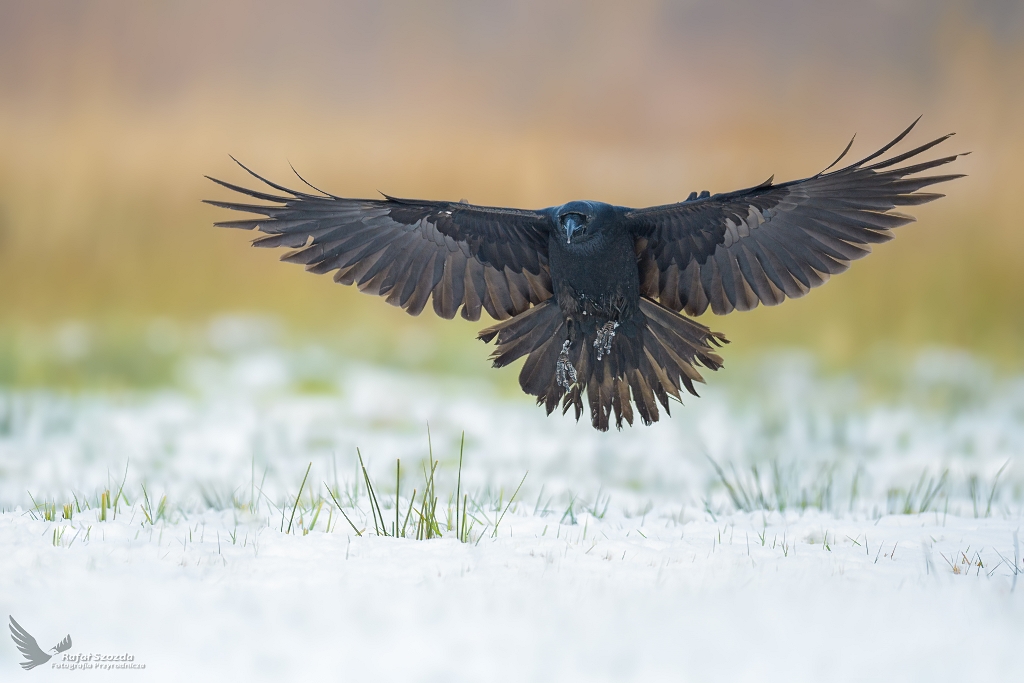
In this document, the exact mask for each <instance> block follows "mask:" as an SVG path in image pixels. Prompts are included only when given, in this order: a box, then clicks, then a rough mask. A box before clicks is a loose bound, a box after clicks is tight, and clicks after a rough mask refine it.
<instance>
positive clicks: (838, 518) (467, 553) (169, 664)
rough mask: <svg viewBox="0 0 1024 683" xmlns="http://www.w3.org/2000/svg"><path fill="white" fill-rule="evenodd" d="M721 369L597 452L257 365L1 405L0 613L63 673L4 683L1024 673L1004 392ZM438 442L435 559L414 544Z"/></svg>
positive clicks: (479, 416) (975, 372)
mask: <svg viewBox="0 0 1024 683" xmlns="http://www.w3.org/2000/svg"><path fill="white" fill-rule="evenodd" d="M310 367H314V368H318V369H319V368H328V369H329V370H328V371H327V372H328V374H327V378H328V380H329V381H328V382H327V387H326V390H324V388H323V387H321V389H320V390H318V391H317V392H310V391H308V387H306V384H304V378H306V377H308V374H309V368H310ZM730 367H736V369H735V370H729V372H730V373H731V374H729V373H718V375H717V376H715V377H712V378H711V380H712V381H711V385H710V386H708V387H705V390H704V392H703V393H704V396H703V398H701V399H699V400H698V399H692V400H689V401H687V405H686V406H685V407H682V406H675V407H674V409H673V417H672V418H670V419H665V420H663V421H662V422H660V423H659V424H657V425H655V426H653V427H651V428H643V427H639V428H637V427H634V428H632V429H627V430H624V431H622V432H620V433H615V432H613V433H609V434H599V433H596V432H594V431H593V430H592V429H591V428H590V427H589V426H588V425H587V424H580V425H576V424H575V423H573V422H571V420H569V419H568V418H562V417H556V416H552V417H545V416H544V414H543V411H541V410H540V409H538V408H535V407H534V406H533V405H532V403H531V402H530V401H529V399H527V398H525V397H522V396H517V395H515V394H512V393H509V392H507V391H504V390H503V389H502V387H501V386H496V385H492V384H488V383H486V381H484V380H474V379H471V378H455V377H442V378H438V377H430V376H423V375H420V376H417V375H410V374H409V373H405V372H398V371H394V370H388V369H383V368H374V367H365V366H358V365H351V364H346V363H345V362H344V361H343V360H341V359H339V358H337V357H335V356H332V355H331V354H328V353H326V352H323V351H315V350H312V351H311V350H305V351H295V350H292V351H286V350H281V349H278V348H274V347H270V346H256V347H252V348H244V349H237V350H234V351H232V352H226V353H206V354H197V355H193V356H190V357H187V358H184V359H183V361H182V366H181V380H180V382H179V383H178V384H177V385H175V386H174V387H172V388H167V389H163V390H158V391H151V392H144V393H130V394H125V393H113V394H112V393H100V392H79V393H68V392H57V391H42V390H39V391H30V390H17V391H15V390H0V507H2V508H3V512H2V514H0V548H2V552H0V605H2V607H3V609H4V612H3V614H4V615H12V616H13V617H14V619H16V620H17V621H18V622H19V623H20V624H21V626H23V627H24V628H25V629H26V630H27V631H28V632H29V633H31V634H32V635H33V636H35V638H36V639H37V640H38V641H39V645H40V647H42V648H43V649H46V648H49V647H51V646H52V645H54V644H56V643H58V641H60V640H61V639H62V638H63V637H64V636H65V635H66V634H70V635H71V637H72V641H73V644H72V647H71V648H70V649H69V650H68V651H67V653H66V654H67V655H70V656H71V657H72V658H75V657H78V659H77V660H76V661H71V662H68V661H62V660H63V658H64V655H61V654H58V655H57V656H56V657H54V658H53V659H52V660H50V661H49V662H47V663H45V664H43V665H42V666H40V667H39V668H36V669H34V670H32V671H29V672H23V671H21V670H20V669H19V668H18V666H17V664H18V662H20V661H22V658H21V656H20V653H19V652H18V651H17V650H16V649H15V647H14V644H13V643H12V642H11V641H9V640H6V639H5V642H6V643H7V644H6V645H3V646H0V672H2V674H0V679H2V680H5V681H6V680H11V681H15V680H22V679H24V680H30V678H32V677H34V678H36V679H39V680H50V679H57V678H60V679H62V680H63V679H70V680H74V679H83V680H85V679H104V680H105V679H107V678H110V677H118V678H119V679H122V680H161V681H163V680H167V681H181V680H188V679H191V680H245V681H262V680H268V681H278V680H300V679H306V680H308V679H310V678H311V677H313V676H316V677H318V678H320V679H323V680H339V681H342V680H367V681H377V680H380V681H392V680H413V681H419V680H428V681H431V680H437V681H462V680H465V681H470V680H472V681H491V680H497V681H501V680H588V681H601V680H645V681H652V680H673V681H682V680H693V681H707V680H752V681H770V680H787V681H793V680H815V681H818V680H843V681H846V680H849V681H861V680H865V679H868V678H873V679H879V680H927V681H934V680H983V679H990V678H996V677H1000V678H1002V677H1005V676H1007V675H1012V674H1013V673H1014V672H1019V671H1020V670H1021V665H1022V664H1024V654H1022V653H1024V585H1021V586H1016V585H1015V584H1016V582H1017V578H1018V577H1017V576H1016V573H1017V572H1019V571H1021V570H1022V569H1024V558H1021V550H1020V549H1019V547H1018V544H1016V539H1017V532H1018V529H1019V528H1020V527H1021V526H1022V525H1021V520H1022V512H1024V505H1022V502H1024V467H1022V466H1021V465H1024V378H1022V377H999V376H997V375H996V373H994V371H993V370H992V369H991V368H990V367H989V366H987V365H986V364H985V363H983V362H981V361H979V360H977V359H974V358H971V357H969V356H965V355H962V354H956V353H948V352H933V353H927V354H923V355H921V356H920V357H919V358H918V360H917V361H916V362H915V363H914V364H912V365H911V366H910V367H908V368H907V369H906V370H905V371H904V372H903V374H902V375H901V376H899V377H895V378H891V382H890V386H888V387H887V388H885V389H884V390H881V389H878V387H877V386H875V385H873V384H871V383H869V382H866V381H861V380H858V379H857V378H855V377H853V376H850V375H845V376H825V375H823V374H822V373H821V372H819V371H818V370H817V369H816V368H815V365H814V363H813V361H812V360H811V359H809V358H808V357H806V356H800V355H781V356H771V357H766V358H764V359H761V360H760V361H758V362H756V363H754V362H747V363H746V364H744V363H733V364H732V366H730ZM512 374H514V372H513V373H512ZM304 388H305V389H307V390H304ZM428 424H429V430H430V445H431V447H432V451H433V457H434V459H435V460H436V461H437V463H438V464H437V470H436V475H435V486H436V496H437V501H438V502H437V507H436V508H435V512H436V520H437V525H438V530H439V531H440V532H441V533H442V537H441V538H434V539H430V540H417V539H416V538H415V536H416V535H417V529H419V531H420V535H425V532H424V531H423V530H424V529H425V528H426V527H425V526H424V524H423V523H422V522H421V521H420V519H421V518H420V515H421V514H426V513H427V512H428V511H427V510H426V509H425V508H424V505H423V497H422V494H423V488H424V483H425V469H428V468H429V465H426V463H427V461H428V457H429V456H428V436H427V429H428V426H427V425H428ZM463 431H464V432H465V448H464V451H463V458H464V460H463V465H462V469H461V476H460V471H459V452H460V439H461V435H462V433H463ZM357 447H358V448H359V452H360V453H361V454H362V457H363V459H364V461H365V463H366V469H367V477H368V478H369V481H370V483H371V484H372V485H373V487H374V492H375V494H376V500H377V504H378V507H379V509H380V516H381V517H382V518H383V521H381V520H377V521H376V526H377V527H383V530H384V531H385V532H386V533H388V534H389V535H388V536H384V535H378V534H377V533H376V532H375V520H374V512H373V511H372V510H371V501H370V498H369V497H368V495H367V489H366V484H365V481H366V480H365V479H364V478H363V475H362V472H361V471H360V470H359V469H358V460H357V455H356V448H357ZM399 458H400V459H401V488H400V495H399V503H398V510H397V512H398V524H397V526H398V528H399V532H400V533H399V535H400V536H401V535H402V534H401V529H402V528H403V527H404V528H405V536H406V537H404V538H402V537H400V538H394V537H393V531H394V526H393V525H395V513H396V510H395V479H396V459H399ZM307 469H308V473H309V474H308V477H306V478H305V481H303V480H304V475H305V473H306V472H307ZM524 476H525V481H524ZM520 482H523V483H522V487H521V488H520V489H519V491H518V493H517V494H516V497H515V499H514V500H513V501H512V502H511V505H510V504H509V502H510V496H512V494H513V492H514V491H516V489H517V486H519V484H520ZM457 488H458V490H459V492H460V493H461V494H463V495H464V496H465V497H464V498H463V499H462V500H463V501H466V502H467V503H468V509H466V514H465V516H463V512H462V509H463V507H462V506H461V504H460V512H459V513H458V521H457V522H456V521H454V520H453V518H454V517H455V516H456V512H455V509H454V501H455V496H454V495H453V494H454V493H455V491H456V489H457ZM300 489H301V495H300ZM413 489H416V498H411V496H412V491H413ZM105 492H106V494H107V495H106V497H104V493H105ZM105 498H106V501H107V504H108V507H106V508H104V499H105ZM115 504H116V507H115ZM65 505H67V506H68V508H67V510H68V514H70V516H71V519H70V520H67V519H64V518H63V517H64V515H65ZM339 505H340V507H341V509H340V510H339ZM410 509H412V511H411V512H410ZM342 511H344V513H345V515H347V516H348V520H350V521H347V520H346V518H345V516H343V515H342V514H341V512H342ZM503 513H504V516H503V517H502V514H503ZM427 516H429V514H428V515H427ZM104 517H105V519H104ZM499 519H500V522H499ZM406 520H408V521H406ZM463 521H464V523H465V527H466V528H467V530H466V531H465V532H464V533H462V540H466V541H468V542H460V538H459V535H460V534H459V531H458V530H456V529H454V528H453V529H449V526H456V525H461V524H463ZM450 523H451V524H450ZM496 523H497V526H495V525H496ZM289 527H290V529H289ZM357 532H358V533H357ZM360 534H361V535H360ZM1020 582H1021V583H1024V577H1020ZM90 655H92V659H87V657H89V656H90ZM96 655H128V656H130V657H131V658H132V661H131V662H130V663H131V664H132V665H133V666H136V667H140V666H141V665H145V668H144V669H142V668H135V669H132V670H131V671H125V670H119V669H115V670H107V669H104V668H101V666H103V665H114V666H117V665H119V664H121V663H122V662H121V661H120V660H116V659H115V660H99V659H98V658H97V656H96ZM125 659H126V658H125ZM54 663H59V664H62V665H65V666H66V665H68V664H69V663H70V664H76V663H77V664H79V665H84V666H87V667H88V666H91V667H93V668H91V669H78V670H74V669H60V668H53V667H52V665H53V664H54Z"/></svg>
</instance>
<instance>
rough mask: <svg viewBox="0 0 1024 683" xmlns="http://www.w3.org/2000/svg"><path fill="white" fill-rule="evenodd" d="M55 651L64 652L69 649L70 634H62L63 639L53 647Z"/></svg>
mask: <svg viewBox="0 0 1024 683" xmlns="http://www.w3.org/2000/svg"><path fill="white" fill-rule="evenodd" d="M53 649H54V650H56V651H57V652H64V651H66V650H70V649H71V634H70V633H69V634H68V635H66V636H64V640H62V641H60V642H59V643H57V645H55V646H54V648H53Z"/></svg>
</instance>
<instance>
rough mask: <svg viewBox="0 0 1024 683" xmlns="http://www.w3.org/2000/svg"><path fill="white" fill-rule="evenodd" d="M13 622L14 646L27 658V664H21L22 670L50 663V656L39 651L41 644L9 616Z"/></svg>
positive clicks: (11, 624)
mask: <svg viewBox="0 0 1024 683" xmlns="http://www.w3.org/2000/svg"><path fill="white" fill-rule="evenodd" d="M8 618H9V619H10V620H11V623H10V628H11V638H13V639H14V644H15V645H16V646H17V647H18V649H19V650H21V654H22V655H24V656H25V659H27V660H28V661H27V662H22V663H21V668H23V669H25V670H28V669H34V668H35V667H37V666H39V665H40V664H45V663H46V662H48V661H50V655H48V654H46V653H45V652H43V651H42V650H41V649H39V644H38V643H37V642H36V639H35V638H33V637H32V635H31V634H30V633H29V632H28V631H26V630H25V629H23V628H22V627H21V624H19V623H18V622H16V621H15V620H14V617H12V616H10V615H8Z"/></svg>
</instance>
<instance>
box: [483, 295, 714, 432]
mask: <svg viewBox="0 0 1024 683" xmlns="http://www.w3.org/2000/svg"><path fill="white" fill-rule="evenodd" d="M637 321H638V322H637V324H633V325H630V324H623V325H622V327H621V329H620V330H619V332H618V334H615V335H614V337H613V338H612V340H611V341H610V342H609V343H610V350H607V349H608V348H609V346H608V344H606V343H599V344H597V345H596V346H595V344H594V342H595V339H596V337H595V338H590V337H587V338H585V339H583V340H582V341H579V342H577V343H576V344H575V346H572V347H570V348H569V349H568V354H569V360H570V362H571V363H572V366H573V367H574V368H575V370H576V376H577V381H576V382H575V383H573V384H572V385H571V386H570V387H569V389H568V391H567V390H566V389H565V388H563V387H562V386H560V385H559V382H558V378H557V376H556V368H557V365H558V361H559V354H560V353H562V350H563V344H565V342H566V341H567V340H568V339H569V336H568V326H567V325H566V322H565V319H564V318H563V316H562V312H561V310H560V309H559V307H558V305H557V304H556V303H555V301H554V300H553V299H548V300H547V301H544V302H543V303H541V304H538V305H536V306H534V307H532V308H531V309H529V310H528V311H526V312H524V313H521V314H520V315H517V316H515V317H514V318H511V319H510V320H506V321H504V322H502V323H499V324H497V325H494V326H493V327H489V328H487V329H485V330H482V331H481V332H480V335H479V338H480V339H482V340H483V341H485V342H489V341H491V340H493V339H495V338H497V340H496V344H497V348H496V349H495V350H494V353H493V354H491V359H492V360H493V361H494V367H496V368H500V367H503V366H505V365H508V364H509V363H512V362H513V361H515V360H517V359H519V358H522V357H523V356H527V359H526V363H525V364H524V365H523V369H522V371H521V372H520V373H519V384H520V386H522V388H523V391H525V392H526V393H528V394H531V395H533V396H536V397H537V403H538V405H543V406H544V407H545V409H546V410H547V412H548V414H550V413H551V412H552V411H554V409H555V408H556V407H557V406H558V403H559V402H560V401H561V403H562V412H563V413H565V412H567V411H568V410H569V408H570V407H572V408H574V409H575V412H576V419H577V420H579V419H580V416H581V415H582V414H583V398H582V397H583V394H584V392H585V393H586V395H587V402H588V403H589V405H590V419H591V422H592V424H593V425H594V427H595V428H597V429H600V430H601V431H605V430H607V429H608V426H609V419H610V417H611V415H612V414H613V413H614V415H615V426H616V428H618V429H622V421H623V420H625V421H626V422H627V423H628V424H630V425H632V424H633V404H635V405H636V410H637V412H638V413H639V414H640V419H641V420H642V421H643V423H644V424H647V425H649V424H651V423H652V422H657V421H658V417H659V411H658V403H661V405H662V407H664V409H665V412H666V413H668V412H669V404H668V401H669V396H672V397H673V398H675V399H677V400H679V399H680V398H681V397H680V392H681V390H682V389H685V390H686V391H688V392H690V393H691V394H693V395H694V396H696V395H697V392H696V390H695V389H694V386H693V383H694V382H703V381H704V380H703V378H702V377H701V376H700V373H698V372H697V369H696V366H698V365H702V366H704V367H706V368H709V369H711V370H717V369H718V368H720V367H722V358H721V357H720V356H719V355H718V354H716V353H714V347H717V346H721V345H722V344H723V343H728V340H727V339H725V337H723V336H722V335H721V334H719V333H717V332H712V331H711V330H710V329H708V328H707V327H705V326H704V325H701V324H700V323H697V322H695V321H693V320H690V319H689V318H686V317H684V316H682V315H679V314H678V313H675V312H673V311H670V310H668V309H666V308H664V307H662V306H660V305H658V304H657V303H655V302H654V301H651V300H650V299H646V298H643V299H641V300H640V314H639V316H638V317H637Z"/></svg>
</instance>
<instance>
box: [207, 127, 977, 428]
mask: <svg viewBox="0 0 1024 683" xmlns="http://www.w3.org/2000/svg"><path fill="white" fill-rule="evenodd" d="M916 124H917V121H915V122H914V123H913V124H911V125H910V127H909V128H907V129H906V130H905V131H903V132H902V133H901V134H900V135H899V136H898V137H897V138H896V139H895V140H893V141H892V142H890V143H889V144H887V145H885V146H884V147H883V148H882V149H880V150H878V151H877V152H875V153H874V154H872V155H870V156H868V157H867V158H865V159H862V160H861V161H858V162H857V163H855V164H852V165H850V166H847V167H845V168H842V169H839V170H836V171H831V172H829V171H830V170H831V169H832V168H833V167H835V166H836V165H837V164H838V163H839V161H840V160H842V159H843V158H844V157H845V156H846V153H847V152H848V151H849V150H850V146H851V145H852V144H853V141H852V140H851V141H850V144H849V145H847V146H846V149H845V150H844V151H843V153H842V154H841V155H840V156H839V158H838V159H836V161H835V162H833V163H832V165H830V166H829V167H828V168H826V169H825V170H824V171H822V172H821V173H818V174H817V175H814V176H811V177H810V178H805V179H803V180H794V181H790V182H786V183H780V184H778V185H776V184H773V182H772V178H769V179H768V180H766V181H765V182H763V183H761V184H760V185H757V186H756V187H751V188H747V189H745V190H738V191H735V192H727V193H723V194H716V195H711V194H709V193H708V192H706V191H705V192H702V193H700V194H697V193H692V194H690V196H689V197H688V198H687V199H686V200H685V201H682V202H679V203H676V204H666V205H663V206H653V207H649V208H645V209H631V208H628V207H624V206H612V205H610V204H604V203H602V202H594V201H573V202H569V203H568V204H563V205H562V206H555V207H550V208H547V209H540V210H537V211H529V210H522V209H506V208H497V207H489V206H475V205H473V204H469V203H467V202H465V200H463V201H462V202H447V201H421V200H411V199H398V198H395V197H389V196H387V195H383V199H346V198H343V197H337V196H335V195H332V194H328V193H325V192H323V191H321V190H319V189H317V188H315V187H313V186H312V185H310V187H311V188H312V189H314V190H316V192H317V194H308V193H306V192H297V191H295V190H289V189H288V188H286V187H283V186H281V185H278V184H276V183H273V182H270V181H269V180H266V179H265V178H262V177H261V176H259V175H257V174H256V173H253V172H252V171H250V170H249V169H248V168H245V166H242V168H243V169H245V170H246V171H248V172H249V173H250V174H252V175H253V176H254V177H256V178H257V179H258V180H260V181H262V182H263V183H265V184H266V185H268V186H269V187H271V188H273V189H275V190H277V191H279V192H281V193H283V194H271V193H267V192H262V191H257V190H251V189H248V188H245V187H240V186H238V185H233V184H231V183H227V182H224V181H221V180H217V179H215V178H210V180H213V181H214V182H216V183H218V184H220V185H222V186H224V187H226V188H228V189H230V190H234V191H235V192H239V193H241V194H244V195H247V196H249V197H252V198H254V199H257V200H260V201H263V202H269V204H266V203H265V204H247V203H238V202H225V201H212V200H208V203H210V204H213V205H215V206H219V207H223V208H227V209H234V210H236V211H245V212H248V213H254V214H259V215H261V216H265V218H256V219H244V220H232V221H223V222H219V223H217V224H216V225H218V226H222V227H228V228H241V229H244V230H252V229H258V230H260V231H261V232H264V233H267V234H266V235H265V236H263V237H260V238H258V239H256V240H255V241H254V242H253V245H254V246H257V247H291V248H293V249H294V250H293V251H290V252H289V253H287V254H285V255H284V256H283V257H282V260H283V261H289V262H292V263H301V264H303V265H304V266H306V269H307V270H309V271H312V272H314V273H327V272H331V271H336V272H335V273H334V280H335V282H340V283H342V284H346V285H351V284H355V285H356V286H357V287H359V289H360V290H361V291H363V292H367V293H370V294H377V295H379V296H383V297H385V299H386V300H387V302H388V303H390V304H393V305H395V306H400V307H402V308H404V309H405V310H406V311H408V312H409V313H411V314H412V315H418V314H419V313H420V312H421V311H422V310H423V309H424V308H425V307H426V305H427V301H428V299H429V300H430V301H431V302H432V304H433V308H434V312H435V313H437V315H439V316H441V317H443V318H448V319H451V318H453V317H455V314H456V313H458V312H461V315H462V317H463V318H465V319H467V320H479V319H480V313H481V311H487V313H488V314H489V315H490V316H491V317H492V318H494V319H496V320H499V321H501V322H499V323H498V324H496V325H494V326H492V327H488V328H487V329H484V330H482V331H481V332H480V335H479V336H480V339H482V340H483V341H485V342H490V341H492V340H496V345H497V347H496V349H495V351H494V353H493V354H492V356H491V357H492V360H493V361H494V367H502V366H505V365H508V364H509V363H512V362H513V361H515V360H517V359H519V358H522V357H523V356H526V357H527V358H526V362H525V364H524V365H523V368H522V371H521V372H520V374H519V383H520V385H521V386H522V388H523V391H525V392H526V393H528V394H531V395H533V396H536V397H537V403H538V404H540V405H543V406H544V407H545V408H546V409H547V412H548V413H549V414H550V413H551V412H552V411H553V410H554V409H555V408H556V407H557V406H558V404H559V402H561V404H562V412H563V413H564V412H566V411H568V410H569V408H570V407H572V408H574V410H575V413H576V419H577V420H579V418H580V415H581V414H582V412H583V394H584V392H585V393H586V395H587V401H588V403H589V404H590V417H591V422H592V423H593V425H594V427H596V428H597V429H600V430H607V429H608V425H609V419H610V417H611V415H612V413H613V412H614V415H615V425H616V427H618V428H620V429H621V428H622V421H623V420H625V421H626V422H628V423H629V424H631V425H632V424H633V407H632V405H631V401H632V403H635V404H636V410H637V412H638V413H639V414H640V419H641V420H642V421H643V423H644V424H650V423H652V422H655V421H657V420H658V405H657V404H658V403H661V405H662V407H664V409H665V411H666V413H667V412H668V410H669V397H670V396H671V397H674V398H676V399H679V398H680V390H681V389H682V388H685V389H686V390H687V391H688V392H690V393H691V394H693V395H695V396H696V395H697V394H696V391H695V390H694V387H693V383H694V382H702V381H703V379H702V378H701V376H700V374H699V373H698V372H697V369H696V366H703V367H705V368H709V369H711V370H717V369H718V368H720V367H721V366H722V358H721V357H720V356H719V355H718V354H717V353H715V352H714V349H715V347H718V346H720V345H721V344H722V343H724V342H727V340H726V339H725V338H724V337H723V336H722V335H721V334H719V333H717V332H712V331H711V330H710V329H709V328H707V327H705V326H704V325H702V324H700V323H698V322H695V321H694V320H691V319H690V318H688V317H686V316H684V315H680V312H685V313H686V315H687V316H696V315H700V314H701V313H704V312H705V311H706V310H707V309H708V307H709V306H710V308H711V310H712V311H713V312H714V313H716V314H718V315H724V314H726V313H730V312H732V311H734V310H740V311H747V310H750V309H752V308H754V307H755V306H757V305H758V304H759V303H764V304H765V305H768V306H774V305H776V304H779V303H782V301H783V300H784V299H785V298H786V297H791V298H795V297H800V296H803V295H804V294H806V293H807V292H808V291H809V290H810V289H811V288H813V287H817V286H818V285H821V284H822V283H824V282H825V281H826V280H828V278H829V276H830V275H833V274H835V273H841V272H842V271H844V270H846V269H847V268H848V267H849V266H850V262H851V261H853V260H855V259H859V258H861V257H863V256H866V255H867V254H868V252H869V251H870V250H871V247H870V245H871V244H873V243H878V242H886V241H888V240H890V239H892V237H893V234H892V229H893V228H896V227H899V226H901V225H905V224H906V223H910V222H911V221H913V220H914V219H913V218H912V217H910V216H906V215H903V214H900V213H897V212H895V211H893V210H892V209H893V208H894V207H897V206H908V205H916V204H924V203H926V202H930V201H932V200H934V199H938V198H939V197H941V196H943V195H941V194H935V193H930V192H919V190H921V189H922V188H925V187H928V186H929V185H934V184H936V183H941V182H944V181H947V180H952V179H954V178H959V177H961V176H960V175H931V176H920V175H918V174H920V173H922V172H924V171H927V170H929V169H933V168H936V167H939V166H943V165H944V164H947V163H949V162H951V161H953V160H954V159H956V158H957V157H958V156H960V155H953V156H947V157H943V158H940V159H934V160H931V161H926V162H923V163H915V164H912V165H904V166H898V165H899V164H901V163H902V162H904V161H907V160H908V159H911V158H912V157H916V156H918V155H919V154H921V153H923V152H925V151H927V150H929V149H931V148H932V147H934V146H935V145H937V144H939V143H940V142H942V141H943V140H946V139H947V138H949V137H950V135H946V136H943V137H941V138H938V139H937V140H932V141H931V142H928V143H926V144H924V145H921V146H920V147H917V148H916V149H912V150H910V151H909V152H905V153H903V154H899V155H897V156H893V157H890V158H888V159H885V160H883V161H876V160H877V159H878V158H879V157H881V156H882V155H884V154H885V153H886V152H888V151H889V149H891V148H892V147H893V146H894V145H895V144H896V143H898V142H900V141H901V140H902V139H903V138H904V137H905V136H906V135H907V134H908V133H909V132H910V131H911V130H912V129H913V127H914V126H915V125H916ZM239 165H241V164H239ZM300 180H302V178H301V176H300ZM303 182H305V180H303ZM306 184H307V185H308V183H306Z"/></svg>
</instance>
